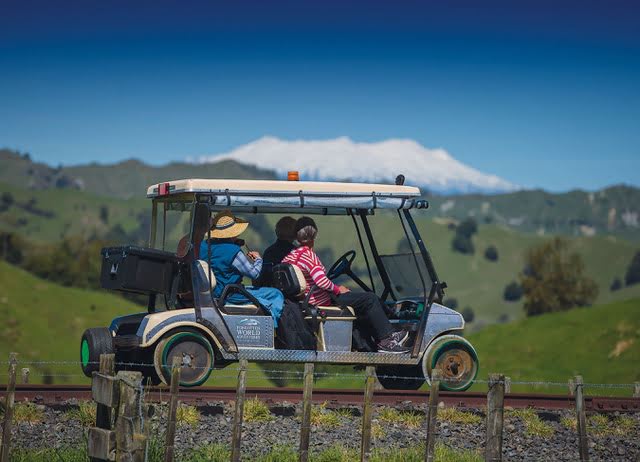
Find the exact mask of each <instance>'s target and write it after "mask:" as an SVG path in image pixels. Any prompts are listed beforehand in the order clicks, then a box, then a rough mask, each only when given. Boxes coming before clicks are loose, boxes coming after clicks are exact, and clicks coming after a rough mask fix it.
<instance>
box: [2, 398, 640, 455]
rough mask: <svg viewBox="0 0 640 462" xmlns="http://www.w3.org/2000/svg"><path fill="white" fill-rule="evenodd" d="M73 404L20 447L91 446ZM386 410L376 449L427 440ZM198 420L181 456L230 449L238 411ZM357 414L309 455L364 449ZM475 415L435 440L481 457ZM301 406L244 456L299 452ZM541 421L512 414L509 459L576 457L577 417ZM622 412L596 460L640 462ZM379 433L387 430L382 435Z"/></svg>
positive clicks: (639, 420)
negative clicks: (529, 425) (570, 421)
mask: <svg viewBox="0 0 640 462" xmlns="http://www.w3.org/2000/svg"><path fill="white" fill-rule="evenodd" d="M76 406H77V405H76V404H75V403H74V402H71V403H67V404H62V405H57V406H53V407H51V406H43V407H42V408H41V409H42V411H43V416H44V418H43V420H42V421H41V422H38V423H26V422H19V423H15V424H14V427H13V444H14V447H22V448H29V449H38V448H43V447H52V446H55V447H68V446H82V445H84V444H86V428H83V427H82V425H81V423H80V422H79V421H78V420H74V419H71V418H70V417H69V410H70V409H73V408H74V407H76ZM154 407H155V414H154V416H153V417H152V434H153V435H157V436H158V437H159V438H163V437H164V427H165V422H166V412H167V406H166V405H155V406H154ZM381 408H382V406H376V412H374V426H377V427H378V430H379V431H378V432H377V433H374V438H373V440H372V445H373V447H374V448H375V447H379V448H380V447H401V448H402V447H412V446H416V445H418V444H420V443H423V442H424V440H425V435H426V423H425V421H424V420H423V422H422V425H421V426H420V427H418V428H409V427H407V426H406V425H405V424H403V423H402V422H400V423H393V424H390V423H385V422H382V421H380V419H378V412H379V411H380V409H381ZM197 409H198V411H199V413H200V420H199V423H198V424H197V425H193V426H190V425H187V424H179V425H178V430H177V434H176V449H177V451H178V453H181V452H185V451H186V452H188V451H189V450H190V449H192V448H194V447H199V446H204V445H207V444H216V443H218V444H226V445H228V444H229V443H230V440H231V426H232V422H233V407H232V406H231V404H230V403H222V402H212V403H207V404H206V405H202V406H197ZM407 409H411V410H413V411H415V412H418V413H426V406H425V405H416V406H407ZM351 410H352V412H351V414H352V415H351V416H350V417H349V416H348V413H345V412H342V413H340V417H339V425H337V426H335V427H328V426H314V427H313V429H312V433H311V451H319V450H321V449H325V448H327V447H329V446H331V445H333V444H340V445H343V446H346V447H351V448H356V449H357V448H359V445H360V429H361V417H360V410H359V409H358V408H353V409H351ZM467 411H469V412H473V413H475V414H477V415H478V416H479V417H481V419H479V423H471V424H457V423H452V422H449V421H446V420H441V419H439V421H438V434H437V441H439V442H441V443H443V444H445V445H447V446H449V447H451V448H454V449H470V450H477V451H479V453H480V454H483V450H484V439H485V432H486V430H485V423H484V422H485V415H484V413H483V412H482V410H467ZM299 412H300V405H293V404H287V403H283V404H279V405H277V406H271V416H272V421H270V422H245V423H244V426H243V434H242V451H243V455H244V457H245V458H248V457H250V456H252V455H256V454H260V453H265V452H268V451H269V450H270V449H271V448H272V447H273V446H275V445H290V446H293V447H297V445H298V441H299V432H300V421H299V419H298V417H297V415H298V414H299ZM536 412H537V415H538V417H539V418H540V419H541V420H542V421H543V422H545V423H546V424H548V425H549V426H550V427H551V428H552V430H553V432H552V434H551V435H550V436H534V435H530V434H528V433H527V430H526V426H525V422H524V421H523V420H522V419H521V418H518V417H515V416H512V415H510V414H509V412H508V411H506V414H505V422H504V440H503V456H504V460H567V461H569V460H571V461H573V460H578V459H579V457H578V438H577V434H576V431H575V429H572V428H568V427H567V426H566V425H565V424H564V423H563V421H562V420H563V419H562V418H563V417H564V418H567V417H572V416H573V413H571V412H568V411H557V410H553V411H536ZM621 415H622V414H621V413H617V412H616V413H609V414H606V416H607V417H608V419H609V420H610V422H611V425H610V431H608V432H607V434H606V435H596V434H593V433H592V434H590V435H589V455H590V459H591V460H602V461H611V460H619V461H627V460H628V461H636V460H638V459H639V458H640V413H630V414H625V415H626V416H629V417H630V418H631V419H633V423H634V425H633V426H632V428H631V430H630V431H629V430H628V431H624V432H623V431H616V430H615V427H614V425H613V423H614V422H615V419H617V418H619V417H620V416H621ZM380 430H381V431H380Z"/></svg>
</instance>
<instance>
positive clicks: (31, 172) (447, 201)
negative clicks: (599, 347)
mask: <svg viewBox="0 0 640 462" xmlns="http://www.w3.org/2000/svg"><path fill="white" fill-rule="evenodd" d="M301 173H302V174H303V177H304V172H301ZM398 173H401V172H398ZM405 173H407V174H409V175H408V176H407V182H408V184H415V181H414V182H412V178H411V175H410V172H405ZM177 178H253V179H271V178H275V173H274V172H272V171H268V170H261V169H257V168H255V167H252V166H247V165H242V164H239V163H237V162H234V161H230V160H226V161H221V162H216V163H207V164H192V163H186V162H173V163H170V164H167V165H160V166H153V165H148V164H145V163H144V162H141V161H139V160H135V159H131V160H126V161H123V162H118V163H116V164H97V163H91V164H86V165H77V166H71V167H63V166H59V167H52V166H49V165H46V164H43V163H38V162H33V161H32V160H31V158H30V157H29V155H28V154H21V153H18V152H15V151H12V150H9V149H0V183H6V184H10V185H13V186H15V187H20V188H25V189H29V190H43V189H46V190H51V189H56V188H57V189H73V190H82V191H85V192H89V193H92V194H94V195H98V196H107V197H110V198H120V199H129V198H134V199H137V198H143V197H144V195H145V193H146V187H147V186H148V185H150V184H153V183H157V182H160V181H169V180H173V179H177ZM423 190H424V188H423ZM424 192H425V193H426V192H427V191H426V190H424ZM429 201H430V202H431V204H432V207H431V212H430V216H431V217H440V218H443V219H446V220H462V219H464V218H467V217H469V216H473V217H475V218H476V219H477V220H478V222H480V223H485V224H489V223H494V224H497V225H501V226H505V227H509V228H512V229H515V230H518V231H522V232H526V233H538V234H540V233H543V234H547V235H548V234H554V233H560V234H567V235H575V236H580V235H585V236H591V235H609V234H613V235H617V236H620V237H624V238H626V239H632V240H638V239H640V219H639V218H640V208H639V205H638V204H640V189H639V188H636V187H632V186H625V185H617V186H611V187H608V188H604V189H602V190H599V191H594V192H590V191H581V190H574V191H569V192H565V193H550V192H547V191H542V190H525V191H516V192H513V193H505V194H466V195H453V196H439V195H433V196H429Z"/></svg>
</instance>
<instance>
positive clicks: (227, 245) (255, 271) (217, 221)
mask: <svg viewBox="0 0 640 462" xmlns="http://www.w3.org/2000/svg"><path fill="white" fill-rule="evenodd" d="M248 226H249V223H248V222H247V221H246V220H243V219H242V218H239V217H236V216H234V215H233V213H231V211H229V210H223V211H222V212H219V213H218V214H216V216H215V217H213V223H212V226H211V230H210V231H209V232H208V233H207V236H205V239H204V240H203V241H202V244H201V245H200V258H202V259H204V260H207V259H208V260H209V266H210V267H211V270H212V271H213V274H214V275H215V277H216V281H217V283H216V287H215V289H214V290H213V296H214V297H216V298H219V297H220V296H221V295H222V292H223V291H224V288H225V287H226V286H228V285H229V284H241V283H242V278H243V277H248V278H250V279H257V278H258V276H260V272H261V271H262V257H261V256H260V254H259V253H258V252H247V254H245V253H244V252H243V251H242V248H241V247H240V245H239V244H240V242H241V241H239V240H238V236H240V234H242V233H243V232H244V231H245V230H246V229H247V227H248ZM209 236H210V238H211V239H209V240H207V237H209ZM245 289H246V290H247V292H249V293H250V294H251V295H252V296H254V297H255V298H256V299H257V300H258V301H259V302H260V303H261V304H262V305H263V306H264V307H265V308H267V309H268V310H269V311H270V312H271V316H272V317H273V324H274V327H278V319H279V318H280V315H281V313H282V308H283V306H284V295H283V294H282V292H280V291H279V290H278V289H274V288H273V287H260V288H256V287H245ZM226 302H228V303H231V304H234V305H247V304H250V303H252V302H251V301H250V300H249V299H248V298H247V297H246V296H245V295H243V294H241V293H237V292H236V293H233V294H231V295H230V296H229V297H227V299H226Z"/></svg>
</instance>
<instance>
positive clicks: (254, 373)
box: [0, 360, 639, 392]
mask: <svg viewBox="0 0 640 462" xmlns="http://www.w3.org/2000/svg"><path fill="white" fill-rule="evenodd" d="M18 364H19V365H20V366H21V367H28V366H33V367H34V368H36V369H35V370H30V374H29V375H30V377H39V378H43V379H49V380H50V379H53V378H64V379H71V378H73V379H78V378H79V379H83V380H86V379H87V376H86V375H85V374H83V373H81V372H77V373H66V372H65V373H61V372H58V371H50V370H38V369H41V368H46V367H49V366H56V367H61V366H62V367H77V368H79V369H80V368H81V367H82V365H83V363H82V362H80V361H74V360H26V361H19V362H18ZM259 364H261V367H259V368H254V369H251V368H250V369H248V370H247V371H246V373H247V375H248V376H249V377H250V378H252V379H264V380H270V381H275V380H279V381H282V380H289V381H294V382H297V381H300V382H301V381H302V379H303V377H304V371H303V367H304V365H303V364H302V363H288V364H289V366H290V368H287V369H285V368H277V367H275V368H266V367H264V364H273V363H259ZM0 365H7V366H8V365H9V361H6V360H3V361H0ZM84 365H85V366H98V365H99V362H98V361H89V362H86V363H84ZM115 366H116V368H117V369H131V370H144V369H146V370H148V371H155V369H156V365H155V364H153V363H144V362H116V363H115ZM321 366H324V365H321ZM321 366H320V367H321ZM327 366H329V367H332V368H334V367H341V368H347V367H350V366H349V365H327ZM158 367H159V368H161V369H167V370H170V369H171V365H170V364H161V365H158ZM189 367H190V368H191V369H196V370H197V369H202V370H204V369H210V368H209V367H198V366H189ZM351 367H353V366H351ZM296 368H299V369H296ZM95 369H97V367H95ZM213 370H214V371H224V374H220V373H217V374H215V376H214V379H216V378H217V379H235V378H237V373H238V372H239V371H240V368H239V367H237V366H226V367H224V368H214V369H213ZM8 376H9V374H7V373H0V377H3V378H4V377H8ZM376 376H377V378H378V379H382V380H385V379H386V380H404V381H407V382H411V381H415V382H425V381H426V379H425V376H424V375H396V374H385V373H377V374H376ZM313 377H314V379H317V380H321V379H332V380H338V381H344V382H354V381H360V380H362V381H364V380H365V379H366V375H365V372H364V370H363V371H362V372H349V371H322V370H316V371H314V373H313ZM445 380H446V382H447V383H449V384H453V385H455V384H456V383H460V382H467V383H471V384H472V385H487V386H488V385H489V383H490V381H489V380H487V379H482V378H474V379H471V380H470V379H469V378H462V379H459V378H456V377H446V378H445ZM505 383H508V384H509V385H510V386H522V387H534V388H564V389H568V388H570V387H571V380H567V381H566V382H559V381H557V380H544V379H518V380H511V379H509V378H507V379H506V380H505ZM583 387H584V388H591V389H599V390H630V391H632V392H634V391H637V390H638V387H639V383H638V382H635V383H595V382H594V383H591V382H587V383H584V385H583Z"/></svg>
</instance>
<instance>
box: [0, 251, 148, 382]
mask: <svg viewBox="0 0 640 462" xmlns="http://www.w3.org/2000/svg"><path fill="white" fill-rule="evenodd" d="M138 309H139V308H137V307H136V306H135V305H134V304H132V303H131V302H128V301H126V300H124V299H123V298H121V297H117V296H115V295H112V294H109V293H107V292H106V291H103V292H95V291H90V290H82V289H76V288H70V287H62V286H58V285H56V284H52V283H49V282H47V281H44V280H42V279H38V278H36V277H34V276H32V275H31V274H29V273H27V272H26V271H23V270H21V269H20V268H17V267H15V266H11V265H9V264H7V263H5V262H3V261H0V316H1V317H2V320H3V323H2V324H3V325H2V335H1V336H0V358H2V359H1V360H6V358H7V356H8V353H9V351H16V352H18V353H20V358H19V359H20V360H22V361H61V360H71V361H75V360H77V359H78V354H79V353H78V348H79V347H78V345H79V341H80V340H79V339H80V336H81V335H82V332H83V331H84V330H85V329H86V328H88V327H94V326H101V325H103V326H104V325H108V323H109V322H111V319H113V318H114V317H115V316H117V315H119V314H124V313H127V312H134V310H138ZM29 367H30V368H31V373H32V377H33V381H34V382H35V383H38V382H42V380H43V377H42V375H43V374H48V373H55V374H71V376H69V377H55V378H54V381H55V383H60V382H66V383H78V382H79V381H80V379H81V378H80V377H76V376H73V374H81V371H80V369H79V367H77V366H65V365H60V364H42V365H31V366H29Z"/></svg>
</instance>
